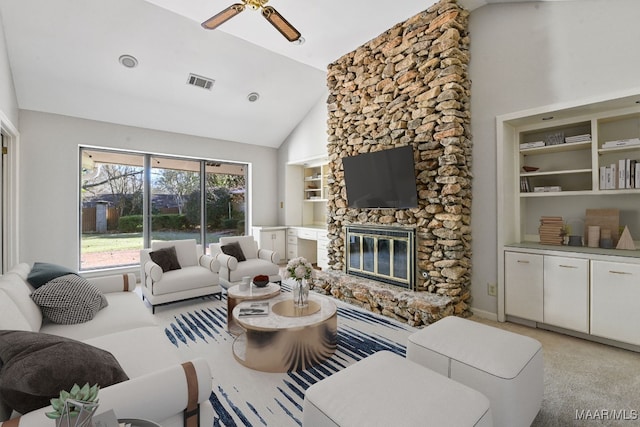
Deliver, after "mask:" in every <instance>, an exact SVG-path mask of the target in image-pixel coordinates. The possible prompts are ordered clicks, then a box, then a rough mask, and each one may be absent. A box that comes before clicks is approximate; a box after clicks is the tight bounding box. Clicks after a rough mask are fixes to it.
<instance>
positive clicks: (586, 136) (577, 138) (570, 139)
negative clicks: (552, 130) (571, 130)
mask: <svg viewBox="0 0 640 427" xmlns="http://www.w3.org/2000/svg"><path fill="white" fill-rule="evenodd" d="M564 142H566V143H572V142H591V134H590V133H585V134H582V135H574V136H567V137H566V138H565V139H564Z"/></svg>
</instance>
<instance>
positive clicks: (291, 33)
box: [262, 6, 301, 42]
mask: <svg viewBox="0 0 640 427" xmlns="http://www.w3.org/2000/svg"><path fill="white" fill-rule="evenodd" d="M262 16H264V17H265V19H266V20H267V21H269V22H270V23H271V25H273V26H274V27H276V30H278V31H280V34H282V35H283V36H284V37H285V38H286V39H287V40H289V41H290V42H294V41H296V40H298V39H299V38H300V36H301V34H300V31H298V30H296V29H295V28H294V27H293V25H291V24H290V23H289V21H287V20H286V19H284V18H283V17H282V15H280V13H278V11H277V10H275V9H274V8H273V7H271V6H264V7H263V8H262Z"/></svg>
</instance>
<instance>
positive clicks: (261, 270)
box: [209, 236, 282, 289]
mask: <svg viewBox="0 0 640 427" xmlns="http://www.w3.org/2000/svg"><path fill="white" fill-rule="evenodd" d="M234 242H238V244H239V245H240V248H241V249H242V253H243V255H244V257H245V258H246V260H245V261H238V260H237V259H236V258H235V257H233V256H230V255H227V254H225V253H223V251H222V246H224V245H227V244H229V243H234ZM209 253H210V254H211V256H212V257H214V258H215V259H216V260H217V261H218V262H220V284H221V285H222V287H223V288H225V289H229V287H231V286H233V285H235V284H238V283H240V282H241V281H242V278H243V277H245V276H247V277H252V278H253V277H255V276H258V275H265V276H269V281H270V282H277V283H279V282H281V281H282V277H281V276H280V267H279V266H278V263H279V262H280V254H279V253H278V252H276V251H272V250H269V249H258V243H257V242H256V241H255V240H254V238H253V236H229V237H221V238H220V242H219V243H210V244H209Z"/></svg>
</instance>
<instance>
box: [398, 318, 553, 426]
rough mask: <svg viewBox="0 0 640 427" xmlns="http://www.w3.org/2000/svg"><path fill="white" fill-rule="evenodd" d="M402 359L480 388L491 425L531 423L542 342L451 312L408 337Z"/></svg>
mask: <svg viewBox="0 0 640 427" xmlns="http://www.w3.org/2000/svg"><path fill="white" fill-rule="evenodd" d="M407 358H408V359H410V360H412V361H414V362H416V363H419V364H421V365H423V366H425V367H427V368H430V369H433V370H434V371H436V372H439V373H441V374H442V375H446V376H448V377H449V378H451V379H452V380H455V381H458V382H460V383H462V384H466V385H467V386H469V387H471V388H473V389H475V390H478V391H480V392H481V393H482V394H484V395H485V396H487V397H488V398H489V400H490V401H491V411H492V413H493V420H494V424H495V426H496V427H518V426H530V425H531V423H532V422H533V420H534V418H535V417H536V415H537V413H538V411H539V410H540V407H541V405H542V395H543V392H544V366H543V359H542V345H541V344H540V342H539V341H537V340H534V339H533V338H529V337H525V336H522V335H519V334H515V333H513V332H509V331H503V330H502V329H498V328H494V327H492V326H488V325H484V324H481V323H478V322H474V321H472V320H467V319H462V318H460V317H455V316H450V317H445V318H444V319H441V320H439V321H437V322H436V323H434V324H432V325H430V326H427V327H426V328H424V329H422V330H420V331H418V332H416V333H414V334H412V335H410V336H409V342H408V344H407Z"/></svg>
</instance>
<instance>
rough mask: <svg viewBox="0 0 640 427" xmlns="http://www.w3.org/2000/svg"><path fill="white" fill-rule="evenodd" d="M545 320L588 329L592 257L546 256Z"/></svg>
mask: <svg viewBox="0 0 640 427" xmlns="http://www.w3.org/2000/svg"><path fill="white" fill-rule="evenodd" d="M543 283H544V286H543V301H544V303H543V310H542V312H543V315H542V319H543V320H542V321H543V322H544V323H546V324H548V325H554V326H558V327H560V328H565V329H570V330H572V331H578V332H583V333H585V334H588V333H589V260H588V259H584V258H570V257H559V256H550V255H545V256H544V279H543Z"/></svg>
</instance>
